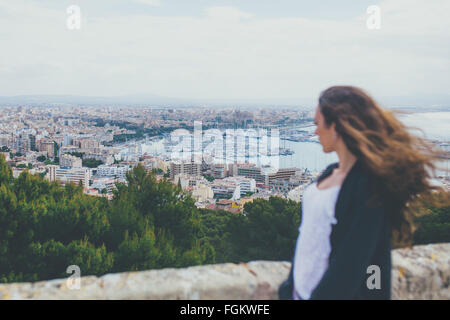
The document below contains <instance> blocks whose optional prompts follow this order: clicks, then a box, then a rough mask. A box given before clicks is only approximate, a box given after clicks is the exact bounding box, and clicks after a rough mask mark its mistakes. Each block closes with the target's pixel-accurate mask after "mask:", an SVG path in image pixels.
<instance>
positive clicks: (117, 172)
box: [97, 164, 131, 179]
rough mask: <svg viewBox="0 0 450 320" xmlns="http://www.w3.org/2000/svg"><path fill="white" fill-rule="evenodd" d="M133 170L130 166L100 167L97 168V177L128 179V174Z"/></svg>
mask: <svg viewBox="0 0 450 320" xmlns="http://www.w3.org/2000/svg"><path fill="white" fill-rule="evenodd" d="M129 170H131V168H130V167H129V166H108V165H104V164H102V165H100V166H98V167H97V176H99V177H116V178H118V179H126V173H127V172H128V171H129Z"/></svg>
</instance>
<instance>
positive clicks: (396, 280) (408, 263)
mask: <svg viewBox="0 0 450 320" xmlns="http://www.w3.org/2000/svg"><path fill="white" fill-rule="evenodd" d="M289 270H290V263H289V262H277V261H253V262H249V263H241V264H232V263H226V264H218V265H205V266H197V267H190V268H185V269H161V270H150V271H142V272H127V273H116V274H107V275H104V276H102V277H93V276H87V277H82V278H81V285H80V289H70V288H69V286H70V283H68V281H67V279H57V280H50V281H41V282H36V283H13V284H6V285H0V298H2V299H188V300H191V299H194V300H195V299H219V300H235V299H277V290H278V287H279V285H280V284H281V283H282V282H283V281H284V280H285V279H286V278H287V276H288V273H289ZM392 298H393V299H450V243H445V244H434V245H426V246H415V247H414V248H413V249H397V250H393V251H392Z"/></svg>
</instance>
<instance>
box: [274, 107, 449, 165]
mask: <svg viewBox="0 0 450 320" xmlns="http://www.w3.org/2000/svg"><path fill="white" fill-rule="evenodd" d="M398 118H399V120H400V121H402V122H403V123H404V124H405V125H407V126H408V127H417V128H420V129H422V130H423V131H424V134H423V133H422V132H420V131H418V130H410V132H411V133H412V134H415V135H419V136H421V137H425V138H428V139H433V140H440V141H447V142H448V141H450V111H448V112H417V113H410V114H402V115H399V116H398ZM305 130H309V131H314V130H315V127H309V128H307V129H305ZM280 147H286V148H289V149H291V150H292V151H294V152H295V153H294V154H293V155H287V156H281V157H280V158H281V159H280V167H281V168H290V167H297V168H308V169H309V170H313V171H322V170H323V169H325V168H326V167H327V166H328V165H329V164H331V163H333V162H337V161H339V159H338V157H337V154H336V153H335V152H332V153H324V152H323V150H322V146H321V145H320V144H319V143H314V142H295V141H284V140H282V141H280ZM439 165H440V166H442V167H444V168H448V167H449V160H446V161H443V162H441V163H439ZM438 174H440V173H438Z"/></svg>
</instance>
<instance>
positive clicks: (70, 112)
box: [0, 106, 449, 213]
mask: <svg viewBox="0 0 450 320" xmlns="http://www.w3.org/2000/svg"><path fill="white" fill-rule="evenodd" d="M2 110H3V112H2V114H1V115H0V147H1V148H2V153H3V155H4V157H5V160H6V161H7V162H8V164H9V165H10V166H11V167H12V171H13V176H14V177H16V178H17V177H18V176H19V175H20V174H21V172H23V171H24V170H29V172H30V173H32V174H36V175H40V176H42V177H44V178H45V179H47V180H49V181H58V182H60V183H61V184H62V185H64V184H66V183H69V182H72V183H74V184H76V185H77V184H79V183H81V184H82V186H83V190H84V193H86V194H88V195H92V196H101V197H107V198H109V199H111V198H112V196H113V190H114V189H115V188H116V183H117V182H121V183H126V173H127V172H128V171H130V170H131V169H132V168H134V167H136V166H137V165H138V164H141V165H142V166H144V167H145V168H146V170H148V171H151V172H153V173H154V174H155V175H156V177H157V179H158V180H160V179H169V180H170V181H171V182H172V183H173V184H175V185H179V186H180V187H181V188H182V189H183V190H185V191H187V192H189V193H190V195H191V196H192V197H193V198H194V199H195V201H196V206H197V207H198V208H206V209H224V210H227V211H230V212H233V213H238V212H243V208H244V204H245V203H247V202H251V201H253V200H254V199H255V198H264V199H269V197H271V196H279V197H282V198H288V199H292V200H295V201H297V202H299V201H300V200H301V194H302V191H303V188H304V186H306V185H308V184H309V183H310V182H311V181H312V180H313V179H314V178H315V177H316V176H317V175H318V174H319V172H317V171H314V170H310V169H309V168H300V167H292V168H279V167H274V166H273V165H270V164H269V165H258V164H257V163H255V161H253V162H252V161H251V159H250V161H249V159H248V157H247V158H245V157H242V158H241V159H240V160H239V159H237V158H233V159H231V161H227V162H219V163H217V162H215V161H205V160H206V158H207V155H206V153H204V152H203V149H202V157H201V158H200V159H201V160H200V161H193V159H188V160H186V159H184V160H179V159H174V158H173V156H171V152H170V143H168V142H167V141H169V138H170V135H171V133H173V132H174V130H176V129H180V128H182V129H185V130H188V132H192V131H193V128H194V127H193V124H194V121H201V122H202V126H203V129H215V130H221V131H219V132H225V130H228V129H229V128H234V129H238V130H239V129H242V130H249V129H250V130H251V129H255V128H257V129H258V130H260V129H261V128H264V130H267V129H268V130H270V129H274V128H276V129H277V130H278V132H279V140H278V142H277V143H278V144H279V145H278V147H279V150H277V151H278V153H277V154H276V156H277V157H282V156H285V155H289V154H292V153H293V151H292V150H289V149H287V148H283V147H282V141H284V140H289V141H309V142H317V137H316V136H315V135H314V134H312V133H311V131H307V130H306V131H305V130H303V129H304V128H308V127H311V126H312V117H313V112H312V111H311V110H304V111H302V110H301V109H294V108H291V109H269V108H260V109H248V110H242V109H241V110H240V109H231V108H216V109H212V108H193V107H191V108H186V107H184V108H169V107H99V106H94V107H88V106H82V107H72V106H57V107H55V106H39V107H36V106H17V107H3V109H2ZM206 132H208V131H206ZM265 132H266V131H265ZM161 141H163V142H164V144H163V149H166V150H165V151H167V152H160V151H159V152H155V151H154V150H155V149H154V148H152V146H153V145H154V143H156V142H161ZM280 141H281V144H280ZM433 142H434V143H435V144H436V145H438V146H440V147H442V148H443V149H446V150H448V147H449V145H448V142H446V141H437V140H434V141H433ZM246 147H247V150H246V151H247V152H248V143H247V145H246ZM172 155H173V153H172ZM439 178H440V179H439V183H440V184H443V185H446V186H448V185H449V180H448V175H446V176H441V177H439Z"/></svg>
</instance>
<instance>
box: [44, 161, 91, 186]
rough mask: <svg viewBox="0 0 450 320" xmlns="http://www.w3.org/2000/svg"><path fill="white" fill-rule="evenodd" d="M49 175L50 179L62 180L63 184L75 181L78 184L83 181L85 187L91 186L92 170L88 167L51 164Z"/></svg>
mask: <svg viewBox="0 0 450 320" xmlns="http://www.w3.org/2000/svg"><path fill="white" fill-rule="evenodd" d="M47 168H48V177H49V180H50V181H60V182H61V183H62V184H63V185H64V184H66V183H69V182H73V183H74V184H76V185H78V183H79V182H80V181H81V183H83V186H84V187H85V188H87V187H89V178H90V170H89V169H88V168H61V167H60V166H55V165H49V166H47Z"/></svg>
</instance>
